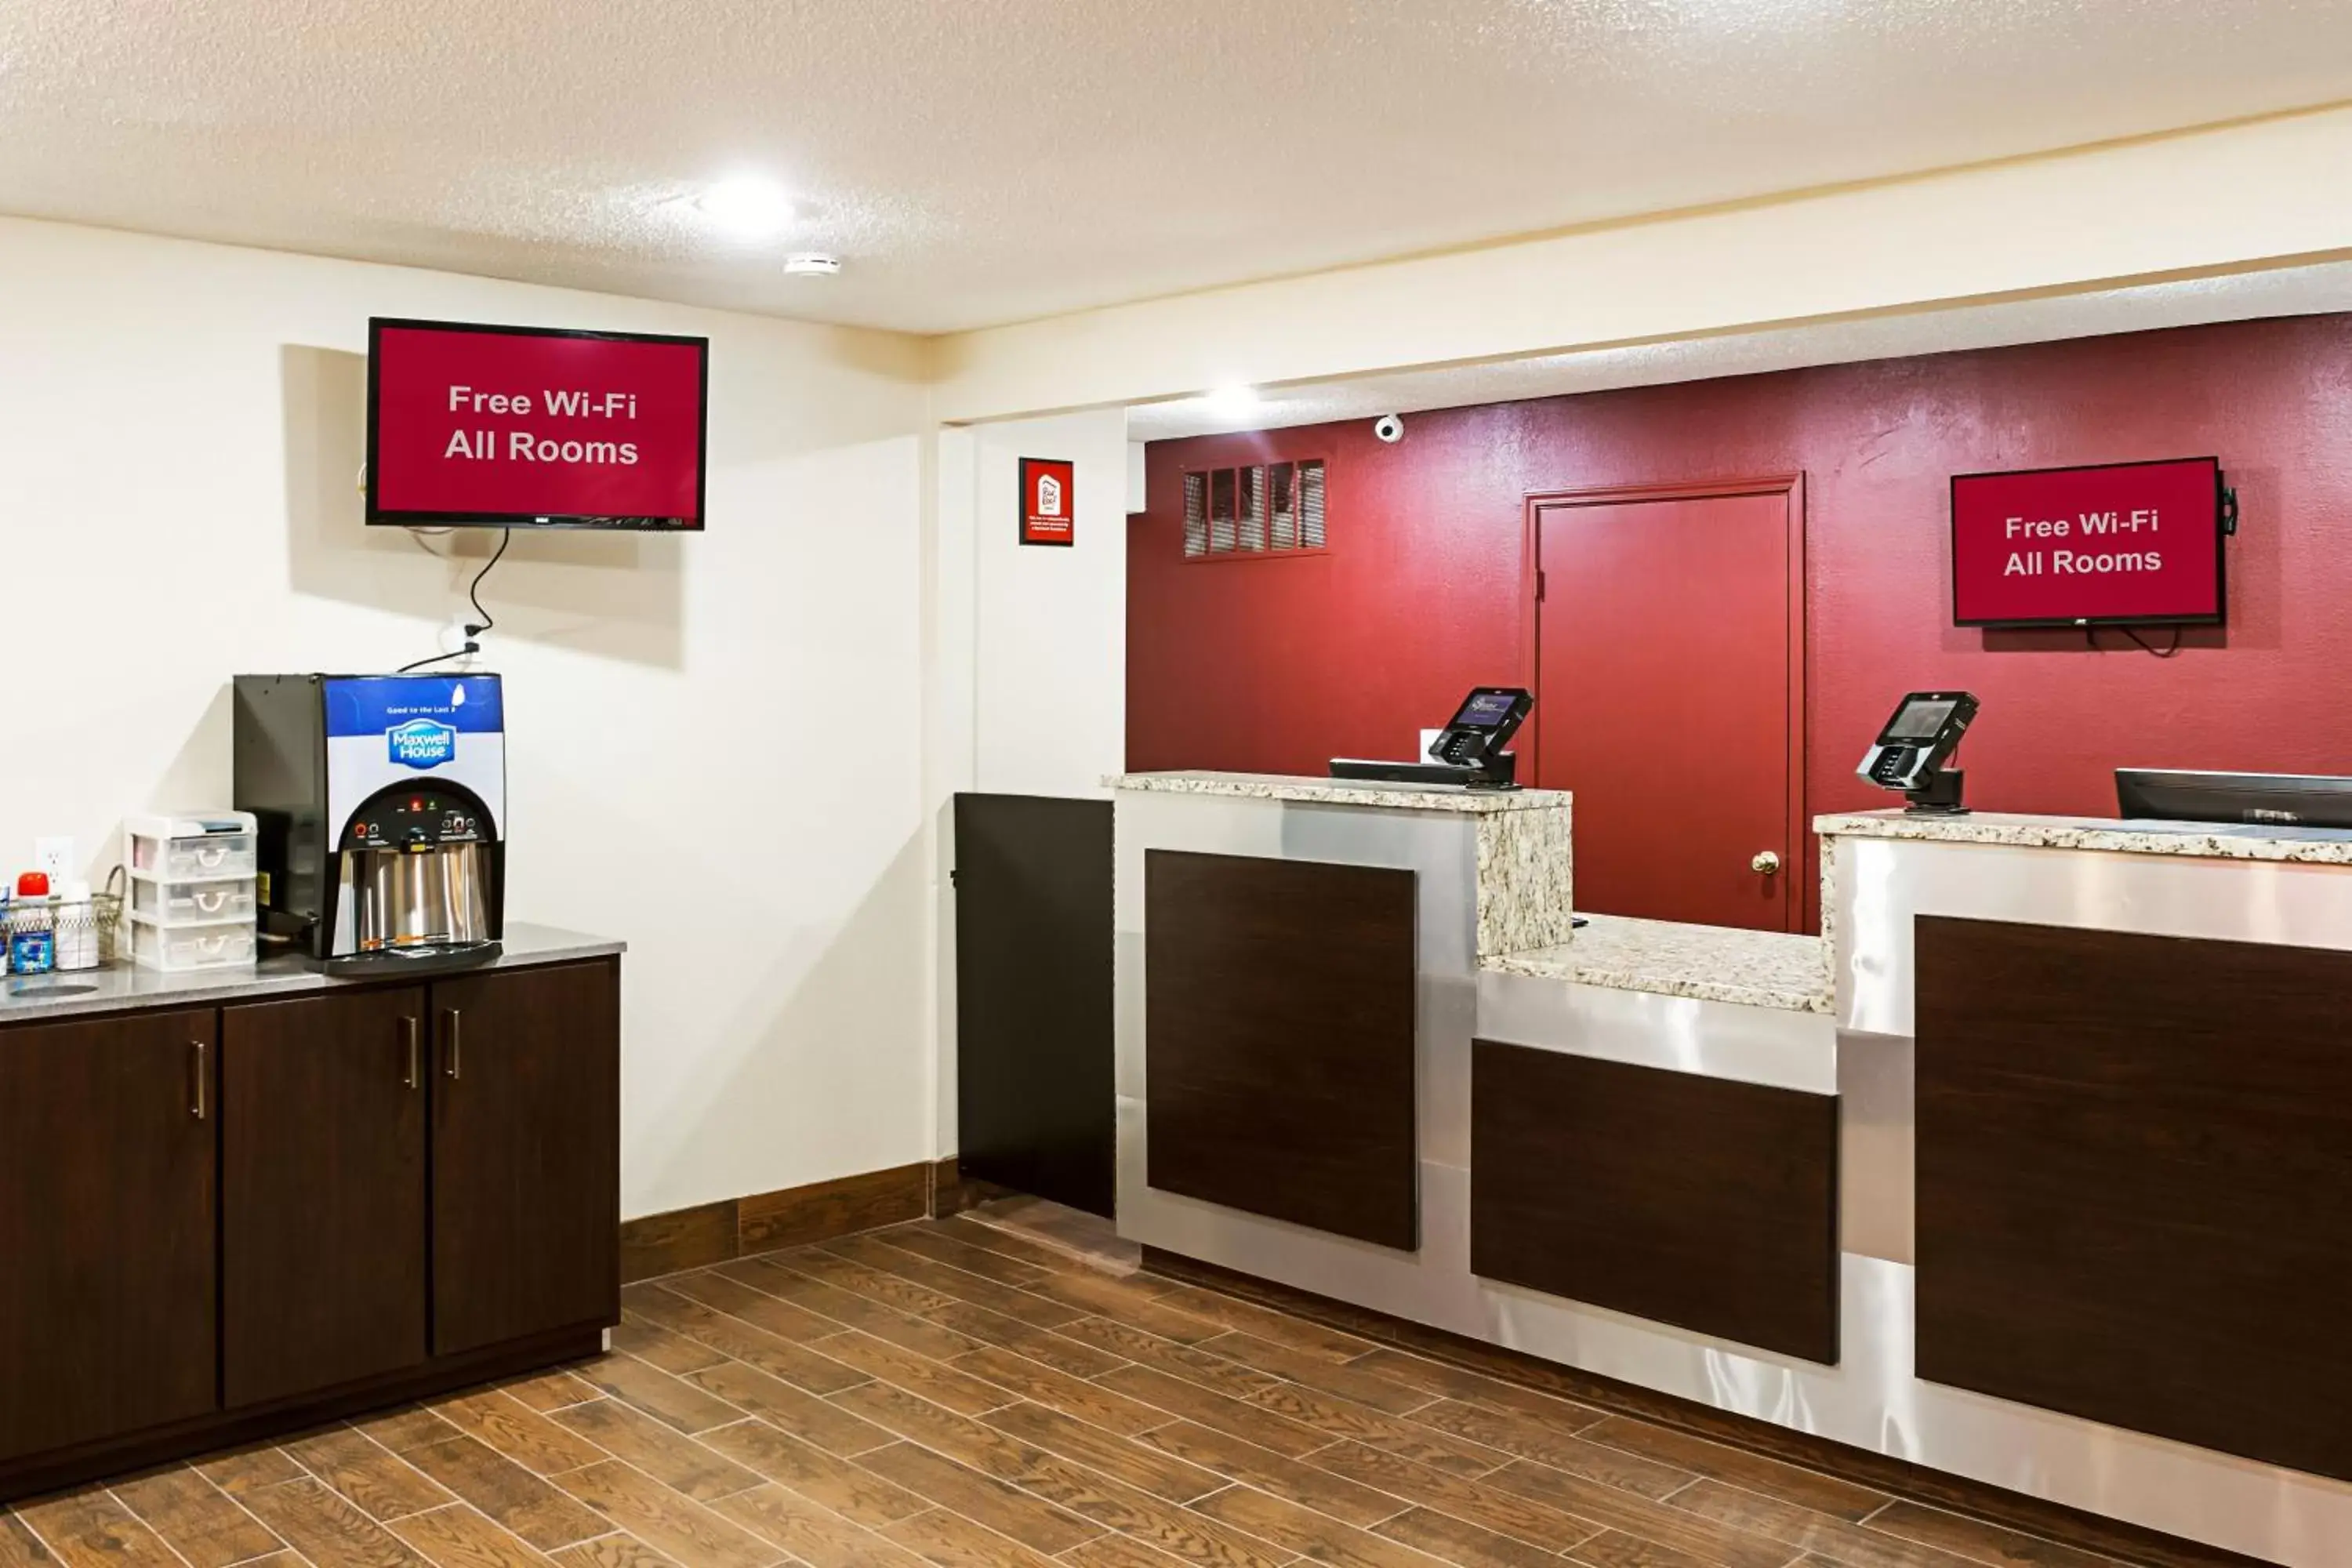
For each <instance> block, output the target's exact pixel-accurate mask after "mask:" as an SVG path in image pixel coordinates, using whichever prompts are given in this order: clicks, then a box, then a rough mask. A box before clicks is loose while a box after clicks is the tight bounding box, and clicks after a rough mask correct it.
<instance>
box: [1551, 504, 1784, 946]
mask: <svg viewBox="0 0 2352 1568" xmlns="http://www.w3.org/2000/svg"><path fill="white" fill-rule="evenodd" d="M1727 491H1732V492H1734V493H1725V492H1727ZM1801 493H1802V492H1801V490H1800V489H1798V487H1797V483H1796V481H1795V480H1794V479H1773V480H1767V481H1760V482H1759V485H1757V486H1750V487H1747V488H1745V489H1741V488H1738V487H1731V486H1722V487H1714V488H1713V489H1712V490H1711V491H1698V490H1690V489H1685V490H1681V491H1664V492H1660V491H1654V490H1653V491H1644V492H1618V493H1617V494H1615V495H1607V494H1603V495H1593V496H1583V495H1578V496H1559V497H1537V498H1534V499H1533V500H1531V501H1530V503H1529V510H1530V512H1531V514H1532V518H1533V521H1534V524H1535V535H1536V560H1537V564H1538V569H1539V575H1538V578H1537V584H1538V604H1537V612H1536V714H1537V719H1538V738H1537V754H1536V776H1537V780H1538V783H1539V784H1542V786H1543V787H1545V788H1547V789H1565V790H1570V791H1573V792H1574V793H1575V795H1576V806H1575V810H1576V894H1575V897H1576V907H1577V908H1579V909H1580V910H1592V911H1594V912H1596V913H1603V914H1612V915H1637V916H1641V917H1643V918H1646V919H1650V920H1664V921H1691V922H1695V923H1698V924H1704V925H1725V926H1748V927H1751V928H1754V929H1758V930H1763V931H1794V930H1797V929H1799V928H1800V923H1801V920H1802V916H1803V900H1802V899H1801V897H1800V896H1799V888H1798V881H1799V877H1800V874H1801V869H1802V866H1803V863H1804V859H1805V857H1804V855H1803V854H1802V850H1803V842H1802V835H1803V824H1802V821H1801V809H1802V801H1801V789H1802V784H1801V774H1800V773H1799V772H1798V764H1799V761H1800V754H1801V751H1800V748H1799V747H1798V745H1797V737H1798V735H1799V733H1800V731H1799V728H1798V724H1797V718H1798V716H1799V715H1800V714H1801V712H1802V710H1803V691H1802V679H1803V641H1802V629H1801V616H1802V614H1803V597H1802V589H1801V583H1802V560H1803V552H1802V546H1801V527H1802V523H1801V517H1802V512H1801V504H1802V503H1801V500H1800V499H1799V498H1800V497H1801ZM1759 867H1761V868H1762V869H1759Z"/></svg>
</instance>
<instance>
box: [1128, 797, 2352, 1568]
mask: <svg viewBox="0 0 2352 1568" xmlns="http://www.w3.org/2000/svg"><path fill="white" fill-rule="evenodd" d="M1113 783H1114V784H1115V786H1116V790H1117V794H1116V810H1117V832H1118V847H1117V857H1118V860H1117V864H1118V1094H1119V1188H1118V1223H1119V1229H1120V1231H1121V1234H1123V1235H1125V1236H1127V1237H1130V1238H1132V1239H1134V1240H1137V1241H1139V1242H1141V1243H1144V1244H1145V1245H1147V1246H1150V1247H1156V1248H1160V1249H1163V1250H1165V1251H1167V1252H1171V1253H1175V1254H1180V1255H1182V1256H1184V1257H1188V1258H1195V1259H1198V1260H1201V1261H1202V1262H1206V1263H1210V1264H1213V1265H1216V1266H1219V1267H1222V1268H1228V1269H1234V1270H1238V1271H1241V1272H1244V1273H1246V1274H1250V1275H1255V1276H1257V1277H1260V1278H1263V1279H1269V1280H1272V1281H1276V1282H1277V1283H1280V1284H1284V1285H1287V1286H1290V1287H1293V1288H1296V1289H1304V1290H1307V1291H1312V1292H1315V1293H1317V1294H1319V1295H1323V1296H1327V1297H1331V1298H1336V1299H1338V1300H1343V1301H1348V1302H1351V1303H1354V1304H1357V1305H1360V1306H1363V1307H1367V1308H1370V1309H1374V1310H1380V1311H1383V1312H1387V1313H1390V1314H1392V1315H1394V1316H1397V1317H1400V1318H1403V1319H1407V1320H1410V1321H1414V1322H1418V1323H1423V1324H1427V1325H1430V1326H1432V1327H1434V1328H1438V1329H1443V1330H1446V1331H1451V1332H1454V1333H1457V1334H1462V1335H1465V1336H1469V1337H1471V1338H1474V1339H1477V1340H1481V1341H1485V1342H1490V1343H1494V1344H1497V1345H1502V1346H1507V1347H1509V1348H1512V1349H1515V1350H1517V1351H1521V1352H1528V1353H1530V1354H1533V1355H1537V1356H1539V1357H1543V1358H1546V1359H1549V1360H1551V1361H1554V1362H1558V1363H1563V1364H1566V1365H1569V1366H1573V1367H1576V1368H1580V1369H1582V1370H1584V1371H1588V1372H1591V1373H1598V1374H1601V1375H1603V1376H1607V1377H1611V1378H1614V1379H1618V1380H1620V1381H1622V1382H1625V1383H1629V1384H1636V1385H1639V1386H1642V1387H1644V1388H1649V1389H1654V1390H1657V1391H1659V1392H1662V1393H1665V1394H1674V1395H1677V1396H1680V1397H1682V1398H1685V1399H1689V1400H1693V1401H1696V1402H1698V1403H1700V1404H1702V1405H1710V1406H1714V1407H1716V1408H1719V1409H1722V1410H1726V1411H1730V1412H1734V1413H1737V1414H1738V1415H1746V1416H1749V1417H1753V1418H1757V1419H1760V1420H1763V1421H1768V1422H1772V1423H1777V1424H1780V1425H1781V1426H1789V1427H1792V1428H1796V1429H1799V1430H1801V1431H1805V1432H1809V1433H1812V1434H1815V1435H1818V1436H1824V1437H1828V1438H1831V1439H1833V1440H1835V1441H1837V1442H1841V1443H1843V1444H1847V1445H1851V1446H1853V1447H1859V1448H1863V1449H1866V1450H1871V1451H1874V1452H1877V1453H1882V1454H1885V1455H1891V1456H1894V1457H1896V1458H1903V1459H1906V1460H1909V1461H1913V1462H1916V1463H1918V1464H1921V1465H1925V1466H1927V1467H1930V1468H1936V1469H1940V1470H1944V1471H1948V1472H1950V1473H1952V1474H1955V1475H1958V1476H1963V1477H1967V1478H1969V1479H1975V1480H1978V1481H1982V1482H1986V1483H1990V1484H1992V1485H1997V1486H2000V1487H2004V1488H2008V1489H2013V1490H2016V1491H2020V1492H2023V1493H2027V1494H2030V1495H2033V1496H2037V1497H2041V1498H2044V1499H2047V1500H2053V1501H2055V1502H2059V1503H2063V1504H2066V1505H2070V1506H2073V1507H2075V1508H2079V1509H2083V1510H2089V1511H2092V1512H2095V1513H2098V1514H2103V1515H2105V1516H2108V1517H2111V1518H2115V1519H2118V1520H2123V1521H2129V1522H2131V1523H2136V1524H2139V1525H2144V1526H2147V1527H2149V1528H2152V1529H2156V1530H2159V1531H2166V1532H2168V1533H2171V1534H2174V1535H2178V1536H2181V1537H2184V1538H2187V1539H2189V1540H2193V1541H2199V1542H2208V1543H2210V1544H2212V1545H2215V1546H2220V1547H2223V1548H2227V1549H2231V1550H2234V1551H2239V1552H2246V1553H2249V1554H2251V1555H2253V1556H2257V1557H2261V1558H2264V1559H2267V1560H2270V1561H2273V1562H2277V1563H2289V1564H2294V1565H2297V1568H2352V1484H2347V1483H2352V1418H2347V1416H2346V1415H2345V1414H2344V1412H2346V1411H2347V1409H2352V1336H2347V1335H2346V1334H2345V1333H2344V1332H2343V1330H2342V1326H2341V1325H2342V1318H2343V1309H2344V1304H2345V1302H2346V1300H2347V1298H2352V1221H2347V1218H2346V1217H2345V1216H2346V1215H2352V1040H2347V1038H2346V1034H2347V1031H2346V1030H2345V1029H2344V1027H2343V1026H2342V1024H2341V1023H2340V1019H2341V1017H2342V1016H2343V1013H2344V1010H2345V1004H2346V1000H2347V998H2352V836H2331V835H2326V834H2306V835H2296V834H2293V833H2288V832H2279V831H2270V832H2242V831H2239V830H2233V829H2216V828H2211V827H2194V826H2189V825H2161V824H2142V823H2136V824H2132V825H2129V826H2125V825H2121V824H2116V823H2113V822H2095V821H2087V820H2085V821H2077V820H2070V819H2056V818H2044V817H2008V816H1992V815H1979V816H1966V817H1958V818H1949V819H1942V820H1935V819H1922V818H1914V817H1906V816H1901V815H1899V814H1877V813H1874V814H1864V815H1857V816H1836V817H1825V818H1822V819H1821V820H1820V821H1818V822H1817V823H1816V825H1815V826H1816V827H1817V829H1818V830H1819V831H1820V833H1821V835H1822V851H1823V852H1822V877H1823V889H1822V912H1823V919H1822V927H1823V934H1822V936H1821V937H1818V938H1815V937H1811V936H1793V935H1783V934H1780V933H1769V932H1752V931H1725V930H1720V929H1717V928H1708V927H1695V926H1680V925H1671V924H1665V923H1662V922H1654V921H1630V920H1621V919H1614V918H1612V917H1609V916H1606V915H1594V916H1591V918H1590V923H1588V924H1585V925H1582V926H1581V927H1579V928H1575V929H1572V930H1571V929H1570V909H1571V905H1572V884H1571V878H1570V868H1571V865H1572V857H1571V855H1570V840H1571V837H1572V835H1571V830H1570V813H1571V805H1570V802H1569V800H1568V799H1567V798H1566V797H1565V796H1563V795H1547V794H1544V793H1542V792H1535V791H1529V792H1526V793H1524V794H1520V795H1501V796H1495V795H1489V796H1471V795H1455V794H1450V793H1444V792H1416V791H1411V790H1404V789H1399V788H1395V787H1393V786H1377V785H1356V784H1334V783H1333V782H1331V781H1328V780H1297V779H1267V778H1253V777H1239V776H1234V775H1206V774H1187V775H1129V776H1126V777H1122V778H1120V779H1118V780H1115V781H1113Z"/></svg>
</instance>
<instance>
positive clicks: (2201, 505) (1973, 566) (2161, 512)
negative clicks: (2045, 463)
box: [1952, 458, 2228, 626]
mask: <svg viewBox="0 0 2352 1568" xmlns="http://www.w3.org/2000/svg"><path fill="white" fill-rule="evenodd" d="M2227 496H2228V492H2227V491H2226V490H2224V489H2223V488H2222V485H2221V460H2220V459H2219V458H2169V459H2166V460H2164V461H2160V462H2140V463H2099V464H2094V465H2092V466H2090V467H2088V468H2030V469H2022V470H2020V471H2017V472H2013V473H2001V474H1955V475H1953V476H1952V620H1953V622H1954V624H1955V625H1958V626H2218V625H2220V624H2221V616H2222V607H2223V604H2224V595H2223V592H2222V572H2221V565H2222V563H2221V548H2222V539H2223V537H2224V535H2225V534H2226V533H2227V531H2228V525H2227V522H2226V521H2225V513H2226V511H2227V510H2228V508H2227V504H2226V503H2227Z"/></svg>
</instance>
